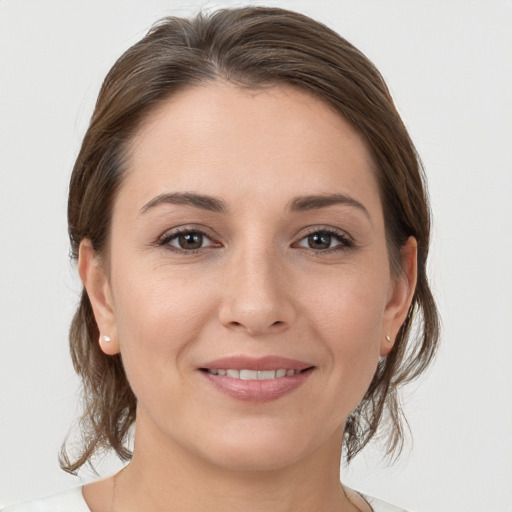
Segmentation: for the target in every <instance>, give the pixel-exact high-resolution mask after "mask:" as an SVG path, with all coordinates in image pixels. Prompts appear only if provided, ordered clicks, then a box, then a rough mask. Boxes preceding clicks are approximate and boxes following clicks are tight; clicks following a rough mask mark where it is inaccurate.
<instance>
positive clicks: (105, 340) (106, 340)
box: [102, 336, 111, 343]
mask: <svg viewBox="0 0 512 512" xmlns="http://www.w3.org/2000/svg"><path fill="white" fill-rule="evenodd" d="M102 338H103V341H104V342H105V343H110V340H111V338H110V336H102Z"/></svg>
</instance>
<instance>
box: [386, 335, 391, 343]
mask: <svg viewBox="0 0 512 512" xmlns="http://www.w3.org/2000/svg"><path fill="white" fill-rule="evenodd" d="M386 341H387V342H388V343H391V336H390V335H389V334H386Z"/></svg>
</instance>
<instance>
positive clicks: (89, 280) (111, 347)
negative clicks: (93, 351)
mask: <svg viewBox="0 0 512 512" xmlns="http://www.w3.org/2000/svg"><path fill="white" fill-rule="evenodd" d="M78 274H79V275H80V279H81V280H82V283H83V285H84V288H85V290H86V291H87V295H88V296H89V300H90V302H91V305H92V310H93V313H94V318H95V319H96V323H97V324H98V330H99V331H100V337H99V340H98V343H99V345H100V348H101V350H102V351H103V352H104V353H105V354H107V355H114V354H118V353H119V338H118V336H117V326H116V321H115V315H114V307H113V301H112V293H111V288H110V283H109V280H108V277H107V275H106V273H105V269H104V266H103V265H102V262H101V259H100V257H99V255H98V254H97V253H96V251H95V250H94V249H93V247H92V243H91V241H90V240H87V239H85V240H82V242H81V243H80V248H79V250H78Z"/></svg>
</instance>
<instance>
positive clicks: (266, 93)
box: [6, 8, 438, 512]
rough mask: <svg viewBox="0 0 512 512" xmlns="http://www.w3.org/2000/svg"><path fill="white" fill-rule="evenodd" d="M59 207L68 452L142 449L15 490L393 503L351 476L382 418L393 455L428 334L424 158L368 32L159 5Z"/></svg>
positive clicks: (353, 505)
mask: <svg viewBox="0 0 512 512" xmlns="http://www.w3.org/2000/svg"><path fill="white" fill-rule="evenodd" d="M68 213H69V219H68V220H69V234H70V239H71V246H72V253H73V256H74V258H76V259H77V261H78V272H79V274H80V277H81V279H82V282H83V284H84V292H83V295H82V300H81V303H80V306H79V308H78V310H77V312H76V315H75V318H74V320H73V323H72V326H71V331H70V342H71V350H72V355H73V360H74V364H75V368H76V370H77V372H78V373H79V375H80V376H81V378H82V381H83V385H84V398H85V412H84V415H83V417H82V423H81V427H82V433H83V449H82V450H81V451H80V453H78V454H69V453H68V451H66V450H65V449H64V450H63V453H62V459H61V464H62V467H63V469H65V470H67V471H70V472H75V471H77V470H78V469H79V468H80V467H81V466H82V465H83V464H85V463H86V462H88V461H90V460H91V458H92V457H93V455H94V454H95V453H98V451H100V450H101V449H105V448H107V449H109V448H111V449H114V450H115V451H116V452H117V454H118V455H119V456H120V457H121V458H122V459H125V460H130V463H129V464H128V465H127V466H126V467H125V468H124V469H123V470H122V471H121V472H119V473H117V474H116V475H114V476H112V477H110V478H107V479H104V480H100V481H98V482H94V483H91V484H88V485H86V486H84V487H83V489H82V488H79V489H76V490H73V491H71V492H69V491H68V492H66V493H62V494H60V495H57V496H54V497H52V498H47V499H44V500H41V501H39V502H36V503H33V504H28V505H21V506H17V507H16V506H15V507H12V508H8V509H6V510H9V511H26V510H52V511H59V510H84V511H87V510H90V511H92V512H101V511H121V510H122V511H126V512H129V511H132V510H133V511H136V510H137V511H140V510H146V509H151V510H171V511H172V510H176V511H188V510H206V509H208V510H219V511H220V510H222V511H229V510H241V509H245V510H251V511H259V510H269V509H270V507H272V510H277V511H281V510H282V511H285V510H297V511H301V510H307V511H311V510H322V511H347V512H348V511H357V510H358V511H370V510H375V511H386V510H398V509H396V508H394V507H391V506H389V505H386V504H384V503H383V502H380V501H379V500H376V499H374V498H370V497H364V496H362V495H361V494H359V493H357V492H355V491H352V490H350V489H348V488H346V487H344V486H343V485H341V484H340V482H339V466H340V460H341V455H342V451H343V450H344V455H345V457H346V458H347V460H348V461H350V460H351V459H352V458H353V456H354V455H355V454H357V453H358V452H359V451H360V450H361V449H362V448H363V447H364V446H365V445H366V444H367V443H368V441H369V440H370V439H372V438H373V437H374V436H375V435H376V433H378V432H381V431H382V428H384V429H385V431H386V432H387V435H388V452H389V453H390V454H391V453H393V452H395V451H396V452H399V450H400V446H401V441H402V430H401V418H400V411H399V408H398V402H397V389H398V387H399V386H400V385H401V384H403V383H405V382H407V381H409V380H411V379H413V378H415V377H417V376H418V375H419V374H420V373H421V372H422V371H424V369H425V368H426V367H427V365H428V364H429V363H430V361H431V360H432V357H433V354H434V351H435V347H436V344H437V334H438V323H437V315H436V309H435V305H434V302H433V299H432V296H431V293H430V290H429V287H428V282H427V279H426V272H425V265H426V258H427V254H428V244H429V229H430V225H429V209H428V204H427V200H426V194H425V191H424V187H423V184H422V175H421V167H420V165H419V161H418V158H417V155H416V153H415V150H414V147H413V145H412V143H411V141H410V139H409V136H408V134H407V132H406V130H405V128H404V126H403V123H402V122H401V120H400V118H399V116H398V114H397V112H396V109H395V107H394V105H393V102H392V100H391V97H390V95H389V93H388V91H387V88H386V86H385V84H384V82H383V80H382V78H381V76H380V75H379V73H378V72H377V70H376V69H375V68H374V67H373V65H372V64H371V63H370V62H369V61H368V60H367V59H366V58H365V57H364V56H363V55H362V54H361V53H360V52H358V51H357V50H356V49H355V48H354V47H352V46H351V45H350V44H349V43H347V42H346V41H345V40H343V39H342V38H340V37H339V36H338V35H337V34H335V33H333V32H332V31H330V30H329V29H328V28H326V27H325V26H323V25H321V24H319V23H316V22H314V21H312V20H311V19H309V18H307V17H305V16H303V15H299V14H296V13H293V12H289V11H284V10H279V9H268V8H243V9H235V10H224V11H218V12H216V13H213V14H212V15H209V16H203V15H200V16H198V17H196V18H195V19H193V20H185V19H179V18H167V19H164V20H162V21H161V22H160V23H159V24H157V25H156V26H155V27H154V28H153V29H152V30H151V31H150V32H149V34H148V35H147V36H146V37H145V38H144V39H142V41H140V42H139V43H137V44H136V45H134V46H133V47H132V48H130V49H129V50H128V51H127V52H126V53H125V54H124V55H123V56H122V57H121V58H120V59H119V60H118V62H117V63H116V64H115V65H114V67H113V68H112V70H111V71H110V73H109V74H108V76H107V78H106V80H105V82H104V84H103V87H102V90H101V92H100V95H99V98H98V102H97V105H96V109H95V112H94V115H93V118H92V121H91V125H90V127H89V130H88V132H87V134H86V136H85V138H84V141H83V144H82V148H81V151H80V154H79V156H78V158H77V161H76V164H75V167H74V170H73V175H72V178H71V184H70V193H69V207H68ZM415 318H416V319H418V321H419V323H418V324H417V327H418V328H417V329H415V330H414V335H411V327H412V325H413V321H414V320H415ZM135 424H136V426H135V434H134V442H133V453H132V449H131V448H129V441H130V439H129V438H130V432H131V430H130V429H131V427H132V426H133V425H135ZM386 428H387V430H386Z"/></svg>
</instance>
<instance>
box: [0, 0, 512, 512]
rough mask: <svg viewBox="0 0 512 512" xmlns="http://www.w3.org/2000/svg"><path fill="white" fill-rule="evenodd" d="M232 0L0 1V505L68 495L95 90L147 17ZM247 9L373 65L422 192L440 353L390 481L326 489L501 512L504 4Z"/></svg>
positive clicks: (505, 311)
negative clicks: (73, 205)
mask: <svg viewBox="0 0 512 512" xmlns="http://www.w3.org/2000/svg"><path fill="white" fill-rule="evenodd" d="M246 3H250V2H230V1H224V2H203V3H200V2H185V1H181V2H177V1H171V0H167V1H164V0H144V1H143V0H139V1H133V0H132V1H127V0H123V1H118V0H116V1H113V0H111V1H108V2H105V1H98V0H94V1H91V0H88V1H77V0H65V1H64V0H63V1H50V0H46V1H40V0H39V1H27V0H10V1H9V0H3V1H0V505H1V504H6V503H8V502H12V501H18V500H21V499H28V498H31V497H35V496H38V495H41V494H48V493H52V492H55V491H58V490H60V489H61V488H64V487H69V486H73V485H77V483H79V482H80V480H78V479H77V478H74V477H71V476H68V475H66V474H64V473H63V472H62V471H60V469H59V468H58V465H57V460H56V457H57V451H58V448H59V446H60V444H61V442H62V440H63V438H64V437H65V435H66V434H67V432H68V430H69V428H70V427H71V425H72V422H73V419H74V418H75V416H76V412H77V407H78V403H77V389H78V382H77V380H76V378H75V376H74V374H73V371H72V368H71V363H70V359H69V356H68V350H67V339H66V338H67V328H68V324H69V321H70V317H71V315H72V311H73V308H74V305H75V304H76V301H77V293H78V290H79V289H80V287H79V283H78V281H77V278H76V275H75V274H76V273H75V270H74V268H73V266H72V265H71V264H70V263H69V261H68V258H67V253H68V244H67V238H66V218H65V217H66V213H65V210H66V191H67V182H68V179H69V174H70V170H71V167H72V164H73V160H74V157H75V156H76V154H77V151H78V148H79V144H80V140H81V137H82V136H83V134H84V131H85V129H86V126H87V123H88V119H89V116H90V114H91V112H92V107H93V104H94V101H95V96H96V94H97V92H98V89H99V86H100V83H101V80H102V79H103V77H104V75H105V73H106V72H107V71H108V69H109V68H110V66H111V65H112V63H113V62H114V60H115V58H117V57H118V56H119V55H120V54H121V53H122V51H124V50H125V49H126V48H127V47H128V46H129V45H130V44H132V43H133V42H135V41H136V40H137V39H139V38H140V37H141V36H142V35H143V34H144V32H145V30H146V29H147V28H148V27H149V26H150V25H151V23H153V22H154V21H155V20H156V19H157V18H159V17H161V16H164V15H167V14H178V15H188V14H191V13H195V12H197V10H198V9H199V8H200V7H208V8H214V7H218V6H230V5H244V4H246ZM263 3H264V4H266V5H279V6H282V7H287V8H291V9H295V10H299V11H302V12H304V13H306V14H309V15H311V16H313V17H315V18H317V19H319V20H320V21H323V22H325V23H327V24H328V25H329V26H331V27H333V28H334V29H336V30H337V31H339V32H340V33H341V34H342V35H343V36H345V37H346V38H347V39H348V40H349V41H351V42H353V43H354V44H355V45H356V46H358V47H359V48H360V49H361V50H362V51H363V52H365V53H366V54H367V55H368V56H369V57H370V58H371V59H372V60H373V61H374V62H375V63H376V65H377V67H378V68H379V69H380V70H381V72H382V73H383V75H384V77H385V78H386V80H387V81H388V84H389V86H390V89H391V91H392V94H393V96H394V98H395V100H396V103H397V105H398V108H399V110H400V112H401V113H402V115H403V118H404V120H405V122H406V124H407V126H408V128H409V130H410V133H411V135H412V138H413V140H414V141H415V143H416V145H417V148H418V150H419V152H420V154H421V155H422V157H423V159H424V163H425V166H426V169H427V173H428V177H429V181H430V193H431V199H432V206H433V210H434V214H435V219H434V220H435V227H434V240H433V249H432V258H431V262H430V268H429V270H430V275H431V278H432V282H433V286H434V290H435V294H436V297H437V300H438V303H439V307H440V310H441V313H442V317H443V347H442V349H441V351H440V354H439V357H438V360H437V363H436V365H435V367H434V368H433V369H432V370H431V371H430V372H429V375H427V376H426V378H425V379H422V381H421V382H419V383H418V384H416V385H414V386H412V388H410V389H409V390H408V391H407V392H406V393H405V396H404V401H405V409H406V412H407V415H408V418H409V421H410V425H411V428H412V431H413V434H414V445H413V446H412V444H411V443H409V445H410V446H411V447H410V448H409V449H408V450H407V451H406V453H405V454H404V456H403V458H402V459H401V460H400V461H399V463H397V464H396V465H395V466H394V467H392V468H388V467H387V466H386V464H385V463H383V462H381V460H380V459H381V455H380V452H379V450H378V449H377V447H369V449H368V450H367V451H366V452H365V454H364V455H362V456H360V457H358V459H357V460H356V461H355V462H354V463H353V465H352V466H351V467H350V468H349V469H348V470H347V469H346V468H345V469H343V471H342V474H343V477H344V478H345V481H346V482H347V483H349V484H351V485H352V486H354V487H355V488H357V489H359V490H362V491H365V492H367V493H369V494H374V495H376V496H379V497H381V498H383V499H386V500H388V501H390V502H393V503H396V504H400V505H402V506H403V507H404V508H407V509H409V510H411V511H417V512H427V511H430V512H434V511H435V512H443V511H450V512H453V511H465V512H481V511H482V510H492V511H493V512H506V511H508V512H510V511H512V498H511V497H510V496H511V495H510V489H511V484H512V435H511V434H512V372H511V370H510V362H511V360H512V339H511V338H512V337H511V334H510V323H511V320H510V319H511V316H512V307H511V306H512V300H511V289H512V271H511V267H512V266H511V261H512V241H511V240H512V237H511V233H512V206H511V203H512V201H511V200H510V195H511V192H512V178H511V174H512V173H511V168H512V166H511V164H512V157H511V149H510V146H511V142H512V99H511V98H512V96H511V91H512V55H511V53H512V52H511V50H510V49H511V48H512V30H511V27H512V2H510V1H505V0H502V1H500V0H478V1H476V0H475V1H472V0H461V1H458V0H434V1H432V0H429V1H427V0H417V1H413V0H392V1H391V0H375V1H371V0H337V1H334V0H333V1H327V0H316V1H315V2H311V1H300V0H296V1H292V0H281V1H279V2H275V1H271V0H269V1H267V2H263ZM115 467H117V466H116V464H115V462H112V461H111V460H110V459H107V460H106V461H104V464H103V469H102V471H103V474H108V472H109V471H112V470H113V469H114V468H115ZM81 476H82V479H83V480H88V479H90V478H91V477H92V475H91V474H90V472H87V471H85V472H83V474H82V475H81Z"/></svg>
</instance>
